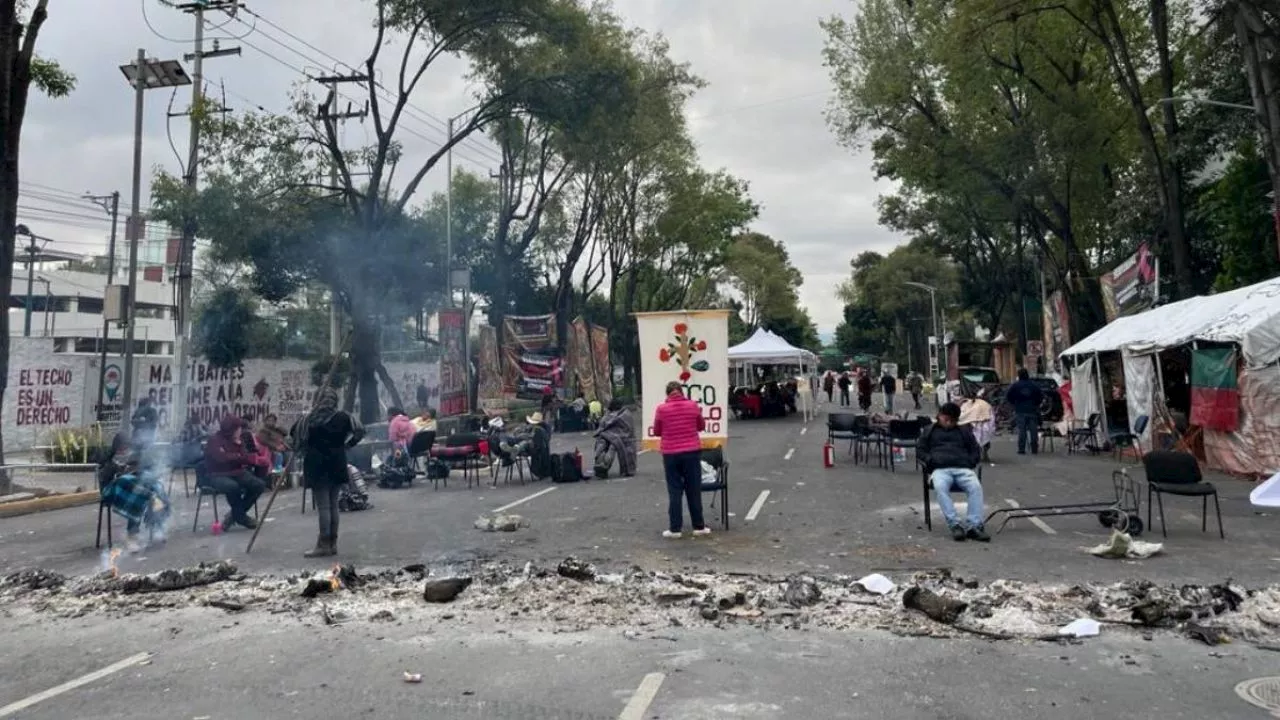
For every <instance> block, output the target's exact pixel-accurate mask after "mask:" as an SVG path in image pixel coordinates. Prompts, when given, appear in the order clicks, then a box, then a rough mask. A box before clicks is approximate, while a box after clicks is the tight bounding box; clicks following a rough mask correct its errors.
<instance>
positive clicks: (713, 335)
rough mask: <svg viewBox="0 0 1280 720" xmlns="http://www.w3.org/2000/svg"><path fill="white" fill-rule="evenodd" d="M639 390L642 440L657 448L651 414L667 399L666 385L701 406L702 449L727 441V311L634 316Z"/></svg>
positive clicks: (678, 312) (657, 442) (658, 441)
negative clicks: (675, 384) (676, 384)
mask: <svg viewBox="0 0 1280 720" xmlns="http://www.w3.org/2000/svg"><path fill="white" fill-rule="evenodd" d="M636 322H637V324H638V326H639V328H638V329H639V336H640V387H641V392H642V393H643V400H644V409H643V413H644V417H643V421H644V424H643V427H644V433H643V436H642V438H641V442H642V444H643V445H644V447H645V448H646V449H650V450H656V449H658V447H659V444H660V440H659V438H658V437H657V436H656V435H655V434H654V432H653V418H654V413H655V412H656V411H657V409H658V405H660V404H661V403H662V402H663V401H665V400H666V387H667V383H669V382H673V381H675V382H679V383H680V384H681V386H682V387H683V388H684V394H685V395H686V396H687V397H688V398H690V399H691V400H693V401H694V402H696V403H698V405H700V406H701V407H702V417H703V419H704V420H705V421H706V430H705V431H704V432H703V433H702V446H703V447H704V448H707V447H720V446H723V445H724V444H725V443H726V442H727V440H728V438H729V311H728V310H677V311H673V312H661V313H638V314H637V315H636Z"/></svg>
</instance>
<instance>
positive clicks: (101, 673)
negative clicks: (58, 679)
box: [0, 652, 151, 718]
mask: <svg viewBox="0 0 1280 720" xmlns="http://www.w3.org/2000/svg"><path fill="white" fill-rule="evenodd" d="M150 657H151V653H145V652H144V653H138V654H137V655H134V656H132V657H127V658H125V659H124V660H121V661H120V662H118V663H114V664H111V665H108V666H106V667H104V668H102V669H101V670H95V671H93V672H91V673H89V674H88V675H81V676H80V677H78V678H76V679H75V680H68V681H67V682H64V683H62V684H61V685H58V686H56V687H51V688H49V689H48V690H45V691H44V692H38V693H36V694H35V695H32V696H31V697H29V698H26V699H24V700H19V701H18V702H15V703H10V704H9V705H5V706H4V707H2V708H0V718H3V717H9V716H10V715H14V714H16V713H19V712H22V711H23V710H26V709H27V708H29V707H31V706H32V705H35V704H36V703H41V702H44V701H45V700H48V699H50V698H55V697H57V696H59V695H61V694H63V693H65V692H68V691H70V690H75V689H76V688H78V687H81V686H83V685H88V684H89V683H91V682H97V681H98V680H101V679H102V678H104V677H106V676H108V675H112V674H114V673H118V672H120V671H121V670H124V669H126V668H130V667H133V666H134V665H137V664H138V663H140V662H142V661H143V660H147V659H149V658H150Z"/></svg>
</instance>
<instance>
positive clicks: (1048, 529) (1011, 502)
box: [1004, 498, 1058, 535]
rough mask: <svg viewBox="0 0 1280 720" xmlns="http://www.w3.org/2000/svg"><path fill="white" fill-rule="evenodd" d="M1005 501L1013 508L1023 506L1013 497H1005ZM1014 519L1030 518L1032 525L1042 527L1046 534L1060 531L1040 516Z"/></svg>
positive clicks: (1054, 533)
mask: <svg viewBox="0 0 1280 720" xmlns="http://www.w3.org/2000/svg"><path fill="white" fill-rule="evenodd" d="M1004 502H1005V504H1006V505H1008V506H1009V507H1011V508H1015V509H1016V508H1020V507H1022V506H1021V505H1019V504H1018V501H1017V500H1012V499H1010V498H1005V499H1004ZM1014 519H1015V520H1030V521H1031V524H1032V525H1035V526H1036V527H1038V528H1040V529H1041V530H1043V531H1044V534H1045V535H1057V534H1058V531H1057V530H1054V529H1053V528H1051V527H1049V523H1046V522H1045V521H1044V520H1041V519H1040V518H1038V517H1029V518H1014Z"/></svg>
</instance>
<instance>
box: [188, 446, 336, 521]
mask: <svg viewBox="0 0 1280 720" xmlns="http://www.w3.org/2000/svg"><path fill="white" fill-rule="evenodd" d="M195 471H196V512H195V517H193V518H192V519H191V532H195V531H196V528H197V527H199V526H200V506H201V505H204V499H205V498H211V500H210V504H211V505H213V521H214V522H221V518H220V517H219V516H218V497H219V496H225V495H226V493H220V492H218V491H217V490H214V489H213V488H211V487H209V486H208V485H207V484H205V483H204V482H203V480H204V478H205V477H207V472H208V471H207V470H206V469H205V465H204V463H203V462H200V463H197V464H196V467H195ZM311 495H312V502H314V501H315V493H312V494H311ZM302 498H303V499H302V503H303V510H304V511H305V509H306V502H307V501H306V492H305V490H304V491H303V495H302ZM253 517H254V519H257V517H258V501H257V500H254V501H253Z"/></svg>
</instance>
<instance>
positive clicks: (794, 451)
mask: <svg viewBox="0 0 1280 720" xmlns="http://www.w3.org/2000/svg"><path fill="white" fill-rule="evenodd" d="M795 454H796V449H795V448H791V449H790V450H788V451H787V454H786V455H783V456H782V459H783V460H790V459H791V456H792V455H795Z"/></svg>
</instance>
